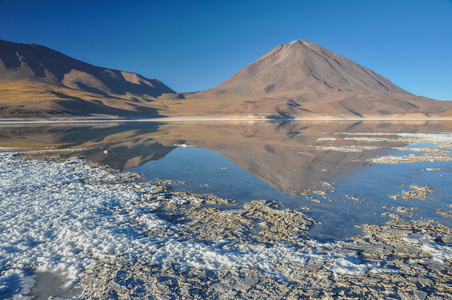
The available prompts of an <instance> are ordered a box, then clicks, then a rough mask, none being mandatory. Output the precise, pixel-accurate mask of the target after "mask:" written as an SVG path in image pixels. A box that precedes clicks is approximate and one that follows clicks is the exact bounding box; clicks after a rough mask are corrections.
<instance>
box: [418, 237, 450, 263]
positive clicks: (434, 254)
mask: <svg viewBox="0 0 452 300" xmlns="http://www.w3.org/2000/svg"><path fill="white" fill-rule="evenodd" d="M422 251H425V252H427V253H429V254H430V255H431V258H432V259H433V260H436V261H439V262H441V263H444V262H445V261H450V260H452V247H451V246H450V245H440V244H437V243H434V242H430V243H427V244H425V245H424V246H422Z"/></svg>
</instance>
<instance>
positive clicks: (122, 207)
mask: <svg viewBox="0 0 452 300" xmlns="http://www.w3.org/2000/svg"><path fill="white" fill-rule="evenodd" d="M121 176H122V175H121V173H115V172H111V171H107V170H105V169H103V168H101V167H96V166H93V165H90V164H87V163H85V162H83V161H81V160H79V159H72V160H69V161H64V162H48V161H38V160H23V159H21V158H20V157H17V154H13V153H2V154H0V224H1V226H2V227H1V229H2V230H1V231H0V266H1V267H0V268H1V269H0V295H3V296H2V298H8V297H13V296H14V297H20V296H21V295H22V296H26V295H27V294H28V293H29V292H30V290H31V288H32V287H33V284H34V281H33V277H32V276H31V273H32V272H33V271H41V272H51V273H53V274H56V275H58V276H60V277H61V278H62V279H63V281H64V282H65V287H66V288H69V287H70V286H71V285H73V284H74V283H76V282H77V281H78V280H79V276H80V275H81V274H83V272H84V271H85V270H86V269H88V268H93V267H95V266H96V265H99V264H102V263H105V262H106V261H107V262H109V263H114V262H115V261H117V260H122V261H124V260H126V261H128V263H129V264H130V265H133V264H135V263H137V262H140V263H143V262H145V263H149V264H155V263H163V262H165V261H171V262H172V263H173V264H175V265H177V268H178V269H179V270H181V271H183V270H184V269H189V268H202V269H207V270H219V269H233V268H242V267H253V268H259V269H261V270H264V271H265V272H266V273H267V274H271V275H272V276H276V277H279V278H287V276H289V274H288V273H285V272H286V271H285V270H284V269H281V268H278V265H281V263H284V262H290V263H291V264H296V265H300V266H302V265H305V264H308V263H309V264H310V263H312V261H318V262H320V263H322V264H326V267H327V269H329V270H330V271H331V272H333V273H334V274H335V275H337V276H340V275H354V276H362V275H363V274H366V273H390V272H394V270H393V268H391V267H381V266H384V263H383V262H381V263H380V262H378V261H372V262H367V261H363V260H361V259H360V258H359V257H358V256H356V255H355V254H352V255H349V254H348V253H347V251H345V252H344V251H343V250H341V249H342V248H343V246H344V245H345V243H344V242H337V243H319V242H316V241H313V240H307V241H306V243H305V245H304V246H302V245H298V246H294V245H290V244H286V245H271V246H265V247H262V245H247V244H242V245H234V246H229V247H226V248H225V247H224V244H223V243H222V241H218V242H211V243H203V242H197V241H188V240H181V239H177V238H176V237H175V238H171V237H159V236H147V235H146V234H144V232H147V231H149V229H156V228H161V229H162V230H172V228H174V226H183V224H180V225H175V224H169V223H168V222H167V221H165V220H163V219H160V218H159V217H158V216H157V214H155V211H157V210H158V209H159V205H158V204H156V203H154V204H153V205H149V204H146V203H145V202H144V200H145V199H146V198H149V195H152V197H154V198H156V199H165V198H168V195H165V194H163V193H161V189H160V188H159V187H156V186H152V185H138V184H135V183H124V182H122V181H123V180H122V177H121ZM102 182H103V183H102ZM106 182H108V184H107V183H106ZM170 200H171V201H173V202H174V203H175V204H178V205H183V204H184V203H187V202H190V201H198V202H199V201H202V200H200V199H199V198H197V197H186V198H181V197H177V196H174V197H173V198H172V199H170ZM407 239H408V240H410V241H411V240H415V239H417V240H418V242H417V243H421V242H422V243H424V244H423V246H422V250H423V251H425V252H426V253H429V254H430V255H432V257H433V258H434V259H437V260H438V261H444V260H450V259H451V257H452V251H451V247H450V246H449V245H440V244H437V243H435V242H434V240H430V239H428V237H427V238H425V237H421V238H418V237H413V236H412V237H408V238H407ZM423 239H427V240H423Z"/></svg>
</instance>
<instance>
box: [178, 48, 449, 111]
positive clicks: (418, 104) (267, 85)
mask: <svg viewBox="0 0 452 300" xmlns="http://www.w3.org/2000/svg"><path fill="white" fill-rule="evenodd" d="M184 96H185V98H187V99H189V101H186V102H185V103H184V101H180V100H178V99H176V101H175V102H177V104H178V106H179V107H176V106H174V107H173V109H174V111H184V112H191V113H193V114H238V115H244V114H245V115H246V114H248V115H253V114H257V115H266V116H282V117H284V116H286V117H297V116H353V117H364V116H391V115H398V116H403V115H408V114H409V115H419V116H424V117H425V116H431V115H440V114H443V113H445V112H446V111H448V110H449V109H451V108H452V106H451V103H450V102H444V101H436V100H432V99H428V98H424V97H418V96H415V95H412V94H410V93H409V92H407V91H405V90H403V89H401V88H400V87H398V86H396V85H395V84H393V83H392V82H390V81H389V80H388V79H386V78H385V77H383V76H381V75H379V74H377V73H375V72H373V71H372V70H370V69H368V68H365V67H363V66H361V65H359V64H357V63H355V62H353V61H351V60H350V59H348V58H345V57H343V56H341V55H339V54H337V53H335V52H333V51H330V50H328V49H325V48H323V47H320V46H319V45H316V44H313V43H310V42H307V41H304V40H297V41H293V42H291V43H289V44H286V45H279V46H277V47H276V48H274V49H273V50H272V51H270V52H269V53H267V54H266V55H264V56H262V57H261V58H259V59H258V60H256V61H255V62H253V63H252V64H250V65H248V66H247V67H245V68H243V69H242V70H240V71H239V72H238V73H236V74H235V75H233V76H232V77H230V78H229V79H227V80H226V81H224V82H223V83H221V84H220V85H218V86H216V87H214V88H211V89H208V90H205V91H201V92H197V93H189V94H185V95H184Z"/></svg>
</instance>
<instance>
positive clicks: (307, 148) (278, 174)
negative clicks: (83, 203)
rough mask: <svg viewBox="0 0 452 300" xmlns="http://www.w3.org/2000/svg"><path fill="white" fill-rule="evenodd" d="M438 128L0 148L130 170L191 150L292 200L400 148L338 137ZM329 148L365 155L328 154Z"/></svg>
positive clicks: (321, 128) (90, 134)
mask: <svg viewBox="0 0 452 300" xmlns="http://www.w3.org/2000/svg"><path fill="white" fill-rule="evenodd" d="M444 128H445V127H444V126H443V124H440V123H432V124H424V123H422V124H420V123H418V124H416V123H407V122H404V123H401V122H398V123H391V122H385V123H377V122H359V123H353V122H345V121H341V122H310V123H305V122H286V123H276V122H275V123H269V122H266V123H247V122H236V123H223V122H220V123H171V124H153V123H151V124H146V126H143V123H140V124H126V125H121V126H113V125H106V124H104V125H95V126H83V127H75V128H69V127H55V126H53V127H13V128H0V147H6V146H7V147H12V146H14V147H25V148H30V147H32V148H43V147H49V146H53V147H56V148H79V149H80V148H82V149H83V150H81V151H77V152H74V153H75V154H74V153H70V154H64V155H83V156H84V157H86V159H87V160H89V161H94V162H99V163H103V164H107V165H110V166H112V167H114V168H119V169H129V168H134V167H137V166H139V165H142V164H144V163H146V162H148V161H150V160H158V159H161V158H162V157H164V156H165V155H167V154H168V153H169V152H171V150H173V149H174V148H175V145H176V144H189V145H196V146H198V147H201V148H206V149H210V150H213V151H215V152H217V153H219V154H221V155H223V156H224V157H226V158H228V159H229V160H231V161H232V162H234V163H235V164H237V165H238V166H239V167H241V168H242V169H244V170H246V171H248V172H250V173H252V174H254V175H255V176H257V177H258V178H260V179H261V180H263V181H265V182H266V183H268V184H269V185H271V186H272V187H274V188H275V189H276V190H278V191H282V192H288V193H291V194H295V195H298V194H300V193H303V192H305V191H307V190H310V189H313V188H315V186H316V185H318V184H319V183H320V182H323V181H329V180H332V179H335V178H338V177H340V176H341V175H343V174H345V173H347V172H348V171H350V170H351V169H352V168H353V167H357V166H362V165H365V164H367V162H366V161H367V159H369V158H372V157H374V156H375V155H376V154H377V153H380V152H381V151H384V147H388V146H402V145H400V144H395V143H391V144H390V142H388V141H379V142H378V141H374V142H372V143H371V147H370V146H369V144H368V142H367V141H357V140H350V139H348V138H347V137H346V135H343V133H374V132H377V133H391V132H425V133H435V132H439V131H441V130H442V129H444ZM448 130H449V129H448ZM331 146H334V147H336V148H337V147H343V148H347V147H348V148H350V147H356V146H363V148H364V149H370V150H363V151H361V150H362V149H359V147H358V151H355V152H350V151H333V150H331V148H332V147H331ZM366 147H367V148H366Z"/></svg>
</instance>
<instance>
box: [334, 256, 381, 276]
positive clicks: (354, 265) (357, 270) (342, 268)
mask: <svg viewBox="0 0 452 300" xmlns="http://www.w3.org/2000/svg"><path fill="white" fill-rule="evenodd" d="M374 266H375V263H369V262H362V261H361V259H360V258H359V257H358V256H356V255H352V256H347V257H344V258H341V259H339V260H337V261H336V262H335V263H334V264H333V265H332V266H331V270H332V271H333V273H334V274H335V275H338V274H340V275H353V276H363V275H364V274H366V273H367V272H369V270H371V269H372V268H373V267H374Z"/></svg>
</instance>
